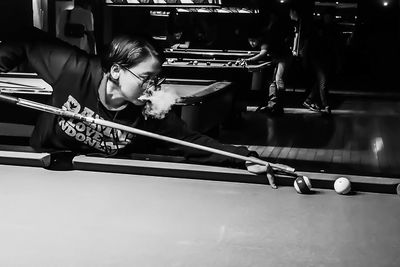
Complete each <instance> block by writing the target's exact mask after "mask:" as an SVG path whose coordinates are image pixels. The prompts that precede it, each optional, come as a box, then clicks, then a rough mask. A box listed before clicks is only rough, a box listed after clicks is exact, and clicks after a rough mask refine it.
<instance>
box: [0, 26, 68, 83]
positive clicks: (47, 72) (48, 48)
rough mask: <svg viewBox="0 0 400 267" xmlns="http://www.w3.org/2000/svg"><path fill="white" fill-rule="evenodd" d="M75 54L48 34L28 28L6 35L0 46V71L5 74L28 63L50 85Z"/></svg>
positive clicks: (66, 45)
mask: <svg viewBox="0 0 400 267" xmlns="http://www.w3.org/2000/svg"><path fill="white" fill-rule="evenodd" d="M73 55H76V52H75V50H74V48H72V47H71V46H70V45H68V44H66V43H64V42H63V41H61V40H59V39H57V38H55V37H53V36H50V35H49V34H47V33H45V32H43V31H41V30H39V29H36V28H31V29H29V30H27V31H24V32H18V36H7V37H5V38H3V42H2V43H1V44H0V72H8V71H10V70H12V69H13V68H15V67H16V66H19V65H20V64H22V63H25V62H26V63H28V64H29V65H30V66H31V67H32V68H33V70H34V71H35V72H36V73H37V74H38V75H39V76H40V77H41V78H42V79H44V80H45V81H46V82H47V83H49V84H50V85H53V84H54V83H55V82H56V81H57V80H58V79H59V77H60V76H61V75H62V74H63V72H64V71H65V66H66V63H67V62H68V61H71V59H72V58H74V57H73Z"/></svg>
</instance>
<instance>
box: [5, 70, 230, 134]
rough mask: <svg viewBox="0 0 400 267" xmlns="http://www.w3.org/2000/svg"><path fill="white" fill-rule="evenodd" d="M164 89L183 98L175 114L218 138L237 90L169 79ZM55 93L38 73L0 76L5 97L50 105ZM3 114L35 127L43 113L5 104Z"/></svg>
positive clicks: (8, 119) (213, 82)
mask: <svg viewBox="0 0 400 267" xmlns="http://www.w3.org/2000/svg"><path fill="white" fill-rule="evenodd" d="M162 88H163V89H165V90H167V91H174V92H176V94H177V95H178V96H181V97H182V100H181V101H180V102H179V103H178V104H177V105H176V106H175V107H174V111H176V112H177V113H178V114H179V115H180V116H181V118H182V119H183V120H184V121H185V122H186V123H187V124H188V126H189V127H190V128H192V129H194V130H196V131H199V132H202V133H206V134H208V133H212V134H218V130H217V129H218V127H219V124H220V123H221V122H222V121H224V120H225V118H227V117H228V116H229V113H230V112H231V109H232V103H233V100H232V98H233V87H232V83H231V82H229V81H220V82H219V81H216V80H204V79H173V78H168V79H167V80H166V81H165V82H164V83H163V84H162ZM52 91H53V90H52V87H51V86H50V85H49V84H47V83H46V82H45V81H44V80H42V79H41V78H40V77H39V76H38V75H37V74H35V73H4V74H0V92H1V93H3V94H9V95H12V96H16V97H20V98H25V99H29V100H32V101H37V102H41V103H46V102H47V101H48V100H49V98H50V97H51V94H52ZM0 114H2V115H1V116H0V122H8V123H20V124H26V125H34V124H35V122H36V119H37V117H38V115H39V112H38V111H35V110H29V111H28V110H27V109H26V108H24V107H19V106H12V105H9V104H4V105H3V104H2V105H0Z"/></svg>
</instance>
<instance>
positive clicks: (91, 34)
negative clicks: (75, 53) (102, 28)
mask: <svg viewBox="0 0 400 267" xmlns="http://www.w3.org/2000/svg"><path fill="white" fill-rule="evenodd" d="M86 36H87V40H88V45H89V53H91V54H96V53H97V51H96V39H95V37H94V32H93V31H89V32H86Z"/></svg>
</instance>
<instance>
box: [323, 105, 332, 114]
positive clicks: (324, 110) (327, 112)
mask: <svg viewBox="0 0 400 267" xmlns="http://www.w3.org/2000/svg"><path fill="white" fill-rule="evenodd" d="M321 112H322V114H325V115H330V114H331V108H330V107H329V106H325V107H324V108H323V109H321Z"/></svg>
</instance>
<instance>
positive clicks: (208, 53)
mask: <svg viewBox="0 0 400 267" xmlns="http://www.w3.org/2000/svg"><path fill="white" fill-rule="evenodd" d="M259 52H260V51H250V50H230V49H229V50H223V49H197V48H186V49H184V48H166V49H165V50H164V53H165V55H166V56H167V57H176V58H204V59H229V60H236V59H240V58H249V57H252V56H255V55H257V54H258V53H259Z"/></svg>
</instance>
